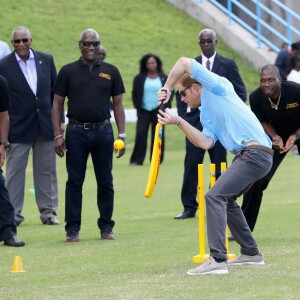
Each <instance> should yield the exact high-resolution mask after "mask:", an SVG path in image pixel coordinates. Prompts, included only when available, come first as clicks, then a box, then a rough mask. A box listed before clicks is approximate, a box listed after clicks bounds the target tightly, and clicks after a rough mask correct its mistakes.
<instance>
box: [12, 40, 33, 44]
mask: <svg viewBox="0 0 300 300" xmlns="http://www.w3.org/2000/svg"><path fill="white" fill-rule="evenodd" d="M29 40H30V39H16V40H13V41H14V43H15V44H20V43H21V42H22V43H23V44H25V43H28V42H29Z"/></svg>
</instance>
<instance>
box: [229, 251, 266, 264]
mask: <svg viewBox="0 0 300 300" xmlns="http://www.w3.org/2000/svg"><path fill="white" fill-rule="evenodd" d="M227 263H228V265H231V266H241V265H264V264H265V262H264V257H263V256H262V254H261V253H258V254H257V255H253V256H250V255H245V254H240V255H239V256H237V257H236V258H234V259H230V260H228V261H227Z"/></svg>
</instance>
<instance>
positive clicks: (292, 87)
mask: <svg viewBox="0 0 300 300" xmlns="http://www.w3.org/2000/svg"><path fill="white" fill-rule="evenodd" d="M249 99H250V106H251V110H252V111H253V112H254V113H255V115H256V116H257V118H258V119H259V120H260V122H261V123H262V126H263V128H264V130H265V132H266V133H267V134H268V135H269V137H270V138H271V140H272V143H273V150H274V156H273V166H272V168H271V170H270V172H269V173H268V174H267V175H266V176H265V177H264V178H262V179H260V180H258V181H257V182H256V183H255V184H254V185H253V186H252V187H251V188H250V190H249V191H248V192H246V193H245V194H244V198H243V204H242V210H243V213H244V215H245V217H246V220H247V223H248V225H249V227H250V229H251V231H253V229H254V226H255V223H256V220H257V217H258V213H259V208H260V204H261V201H262V197H263V191H264V190H265V189H266V188H267V186H268V184H269V182H270V180H271V179H272V177H273V175H274V174H275V172H276V170H277V168H278V167H279V165H280V164H281V162H282V161H283V159H284V157H285V156H286V154H287V152H288V151H289V150H290V149H291V148H292V147H293V146H294V145H295V144H296V145H297V146H298V151H300V84H297V83H295V82H291V81H281V77H280V74H279V70H278V68H277V67H276V66H275V65H266V66H264V67H263V68H262V69H261V72H260V87H259V88H257V89H256V90H255V91H253V92H252V93H251V94H250V98H249Z"/></svg>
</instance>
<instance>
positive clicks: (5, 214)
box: [0, 76, 25, 247]
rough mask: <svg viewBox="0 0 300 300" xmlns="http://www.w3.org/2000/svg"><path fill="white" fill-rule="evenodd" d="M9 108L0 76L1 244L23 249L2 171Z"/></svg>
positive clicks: (6, 145)
mask: <svg viewBox="0 0 300 300" xmlns="http://www.w3.org/2000/svg"><path fill="white" fill-rule="evenodd" d="M8 108H9V91H8V84H7V81H6V80H5V78H4V77H2V76H0V242H2V241H4V245H7V246H12V247H22V246H24V245H25V243H24V242H23V241H21V240H20V239H19V238H18V236H17V228H16V225H15V211H14V207H13V206H12V204H11V202H10V200H9V195H8V191H7V189H6V187H5V179H4V177H3V175H2V169H1V168H2V166H3V164H4V160H5V150H6V149H7V147H8V146H9V143H8V140H7V136H8V127H9V116H8V112H7V110H8Z"/></svg>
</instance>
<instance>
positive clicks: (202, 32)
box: [199, 28, 217, 41]
mask: <svg viewBox="0 0 300 300" xmlns="http://www.w3.org/2000/svg"><path fill="white" fill-rule="evenodd" d="M202 35H209V36H211V37H212V38H213V39H214V40H216V39H217V35H216V33H215V32H214V31H213V30H212V29H209V28H205V29H203V30H201V31H200V32H199V41H200V39H201V36H202Z"/></svg>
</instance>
